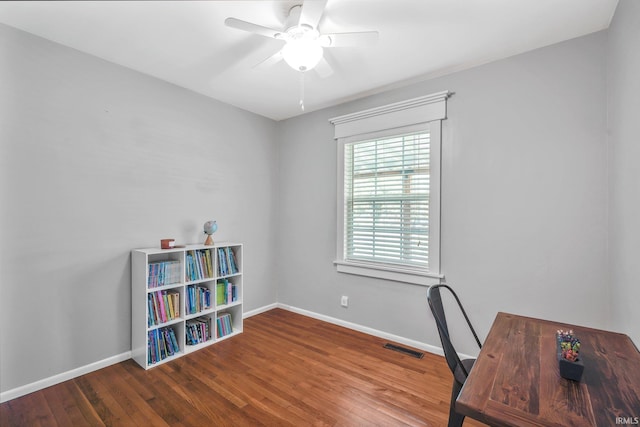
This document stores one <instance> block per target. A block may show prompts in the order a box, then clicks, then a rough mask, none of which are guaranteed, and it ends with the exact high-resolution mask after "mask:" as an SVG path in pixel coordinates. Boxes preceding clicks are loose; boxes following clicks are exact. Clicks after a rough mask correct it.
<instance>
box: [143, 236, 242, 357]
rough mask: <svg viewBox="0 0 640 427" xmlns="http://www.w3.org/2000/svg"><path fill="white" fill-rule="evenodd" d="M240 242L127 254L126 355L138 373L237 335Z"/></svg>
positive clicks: (240, 325)
mask: <svg viewBox="0 0 640 427" xmlns="http://www.w3.org/2000/svg"><path fill="white" fill-rule="evenodd" d="M242 279H243V277H242V244H239V243H220V244H217V245H215V246H204V245H187V246H186V247H184V248H173V249H160V248H148V249H135V250H133V251H131V306H132V307H131V310H132V322H131V353H132V358H133V359H134V360H135V361H136V362H137V363H138V364H139V365H140V366H142V367H143V368H144V369H149V368H152V367H155V366H158V365H160V364H163V363H166V362H168V361H171V360H173V359H176V358H178V357H181V356H184V355H185V354H189V353H192V352H194V351H197V350H199V349H201V348H204V347H207V346H209V345H212V344H215V343H216V342H219V341H221V340H225V339H228V338H231V337H233V336H235V335H238V334H240V333H242Z"/></svg>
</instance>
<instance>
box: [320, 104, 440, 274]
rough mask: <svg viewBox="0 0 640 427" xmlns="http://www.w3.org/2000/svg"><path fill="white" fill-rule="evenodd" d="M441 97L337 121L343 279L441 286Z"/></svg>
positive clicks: (339, 263) (338, 258)
mask: <svg viewBox="0 0 640 427" xmlns="http://www.w3.org/2000/svg"><path fill="white" fill-rule="evenodd" d="M448 94H449V93H448V92H442V93H438V94H435V95H429V96H427V97H421V98H416V99H412V100H409V101H405V102H402V103H397V104H391V105H387V106H384V107H380V108H376V109H372V110H366V111H363V112H359V113H354V114H350V115H347V116H341V117H338V118H334V119H332V120H331V122H332V123H333V124H334V125H335V126H336V139H337V140H338V221H337V223H338V230H337V256H336V262H335V264H336V268H337V270H338V271H340V272H344V273H351V274H359V275H365V276H371V277H379V278H384V279H389V280H396V281H402V282H408V283H415V284H423V285H427V284H430V283H429V279H430V278H440V277H441V275H440V225H439V224H440V121H441V120H442V119H443V118H445V112H446V110H445V109H444V108H445V107H446V102H445V100H446V97H447V96H448Z"/></svg>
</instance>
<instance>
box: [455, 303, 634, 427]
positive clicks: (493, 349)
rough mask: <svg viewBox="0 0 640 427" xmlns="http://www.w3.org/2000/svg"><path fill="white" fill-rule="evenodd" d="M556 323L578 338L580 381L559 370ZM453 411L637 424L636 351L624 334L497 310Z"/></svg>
mask: <svg viewBox="0 0 640 427" xmlns="http://www.w3.org/2000/svg"><path fill="white" fill-rule="evenodd" d="M558 329H564V330H568V329H573V331H574V334H575V335H576V336H577V337H578V338H579V339H580V341H581V350H580V355H581V357H582V360H583V361H584V373H583V374H582V379H581V380H580V382H574V381H569V380H566V379H564V378H561V377H560V373H559V371H558V360H557V356H556V331H557V330H558ZM456 410H457V411H458V412H460V413H461V414H465V415H466V416H468V417H471V418H474V419H477V420H480V421H482V422H484V423H486V424H489V425H492V426H517V427H525V426H615V425H616V424H637V423H638V421H635V420H638V419H640V353H638V350H637V349H636V347H635V346H634V344H633V342H632V341H631V339H629V337H628V336H626V335H624V334H618V333H614V332H607V331H602V330H598V329H591V328H585V327H581V326H575V325H567V324H562V323H559V322H550V321H546V320H539V319H532V318H529V317H522V316H516V315H513V314H507V313H498V315H497V316H496V319H495V321H494V323H493V326H492V327H491V330H490V331H489V335H488V336H487V339H486V341H485V343H484V345H483V347H482V350H481V351H480V354H479V355H478V360H477V361H476V363H475V365H474V367H473V369H472V370H471V373H470V375H469V377H468V378H467V381H466V382H465V384H464V387H463V388H462V391H461V392H460V395H459V396H458V400H457V402H456ZM617 417H623V418H627V420H626V421H627V422H622V421H621V420H619V419H618V420H617V419H616V418H617ZM629 417H630V418H631V419H628V418H629ZM636 417H637V418H636ZM629 421H631V422H629ZM634 421H635V422H634Z"/></svg>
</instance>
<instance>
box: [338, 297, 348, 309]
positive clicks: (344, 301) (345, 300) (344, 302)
mask: <svg viewBox="0 0 640 427" xmlns="http://www.w3.org/2000/svg"><path fill="white" fill-rule="evenodd" d="M340 305H341V306H343V307H349V297H348V296H346V295H342V298H340Z"/></svg>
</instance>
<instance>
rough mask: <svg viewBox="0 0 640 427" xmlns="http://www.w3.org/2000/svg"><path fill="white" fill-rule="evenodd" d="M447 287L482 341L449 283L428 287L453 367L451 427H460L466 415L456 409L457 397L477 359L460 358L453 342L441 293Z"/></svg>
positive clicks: (445, 351) (449, 360)
mask: <svg viewBox="0 0 640 427" xmlns="http://www.w3.org/2000/svg"><path fill="white" fill-rule="evenodd" d="M443 288H444V289H447V290H449V292H451V294H452V295H453V297H454V298H455V300H456V302H457V303H458V307H460V311H461V312H462V314H463V315H464V318H465V320H466V321H467V324H468V325H469V329H470V330H471V333H472V334H473V337H474V338H475V339H476V342H477V343H478V347H479V348H482V344H481V343H480V339H478V335H477V334H476V331H475V330H474V329H473V326H472V325H471V321H470V320H469V316H467V312H466V311H464V308H463V307H462V303H460V299H459V298H458V295H456V293H455V292H454V291H453V289H451V288H450V287H449V286H447V285H442V284H441V285H433V286H430V287H429V289H427V301H428V302H429V308H430V309H431V312H432V313H433V317H434V318H435V321H436V326H437V327H438V335H440V341H441V342H442V349H443V350H444V356H445V359H447V365H449V369H451V373H452V374H453V388H452V390H451V403H450V407H449V427H460V426H462V423H463V422H464V415H462V414H459V413H457V412H456V410H455V404H456V399H457V398H458V395H459V394H460V390H461V389H462V385H463V384H464V382H465V381H466V379H467V377H468V376H469V372H470V371H471V368H472V367H473V363H474V362H475V361H476V359H463V360H460V357H459V356H458V353H457V352H456V349H455V348H454V347H453V344H452V343H451V337H450V336H449V328H448V327H447V319H446V316H445V313H444V306H443V304H442V295H441V294H440V290H441V289H443Z"/></svg>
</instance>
